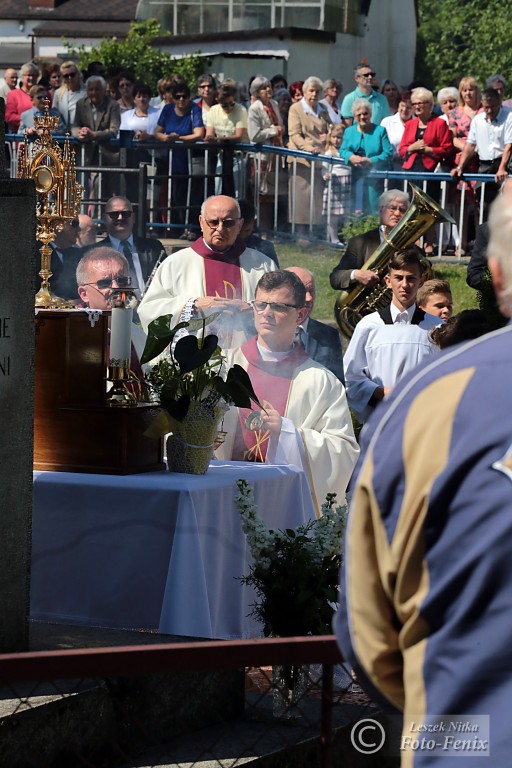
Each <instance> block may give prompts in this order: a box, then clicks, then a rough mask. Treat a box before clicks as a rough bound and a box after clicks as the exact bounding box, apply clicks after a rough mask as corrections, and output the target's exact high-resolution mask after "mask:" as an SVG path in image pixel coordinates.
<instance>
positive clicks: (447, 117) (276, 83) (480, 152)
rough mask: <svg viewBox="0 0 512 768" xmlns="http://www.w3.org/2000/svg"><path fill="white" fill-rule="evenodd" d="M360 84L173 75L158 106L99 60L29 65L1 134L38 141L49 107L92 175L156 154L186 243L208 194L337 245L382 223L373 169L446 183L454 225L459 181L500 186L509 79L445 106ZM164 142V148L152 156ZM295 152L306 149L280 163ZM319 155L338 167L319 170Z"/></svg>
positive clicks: (263, 220) (106, 192) (110, 185)
mask: <svg viewBox="0 0 512 768" xmlns="http://www.w3.org/2000/svg"><path fill="white" fill-rule="evenodd" d="M354 79H355V87H354V88H353V89H352V90H350V91H349V92H348V93H346V94H345V95H344V96H343V85H342V83H341V82H340V81H339V80H336V79H334V78H330V79H327V80H325V81H322V80H320V79H319V78H318V77H314V76H312V77H308V78H306V79H305V80H304V81H295V82H293V83H290V84H288V83H287V82H286V80H285V78H284V77H283V76H282V75H276V76H274V77H272V78H270V79H268V78H267V77H266V76H263V75H255V76H254V77H253V78H251V79H250V81H249V83H248V84H247V85H246V84H245V83H240V82H237V81H235V80H233V79H225V80H224V81H223V82H221V83H217V82H216V81H215V79H214V77H213V76H212V75H210V74H203V75H200V77H199V78H198V79H197V81H196V82H195V83H193V84H192V83H187V82H185V80H184V79H183V77H182V76H181V75H179V74H175V75H173V76H171V77H163V78H162V79H161V80H160V81H159V83H158V88H157V94H156V95H155V94H154V93H153V92H152V90H151V88H149V87H148V85H147V84H146V83H144V82H143V81H140V80H136V79H135V77H134V76H133V74H132V73H131V72H130V71H128V70H123V69H120V70H119V71H117V72H114V73H111V72H109V73H106V72H105V70H104V68H103V66H102V65H101V63H99V62H97V63H95V64H92V65H90V67H89V69H88V70H87V71H86V72H81V71H80V69H79V68H78V67H77V65H76V63H74V62H73V61H65V62H62V63H52V64H51V65H46V66H44V67H42V68H39V67H38V66H37V65H36V64H35V63H34V62H28V63H27V64H25V65H23V67H21V70H20V72H19V73H18V72H17V71H16V70H14V69H7V70H6V71H5V76H4V80H3V82H1V83H0V95H1V96H3V97H4V99H5V101H6V128H7V131H8V132H11V133H25V131H26V132H27V134H28V136H29V137H31V138H33V137H35V135H36V129H35V128H34V117H35V116H37V115H40V114H42V109H43V104H44V103H46V102H45V101H44V100H45V99H48V100H49V106H50V109H51V113H52V114H54V115H55V116H57V117H59V128H58V132H59V133H61V134H62V133H64V132H65V131H69V132H71V133H72V135H73V136H74V137H75V138H76V139H77V141H78V143H79V144H81V145H83V148H84V153H83V156H82V158H83V162H84V163H85V165H86V166H87V165H90V166H97V165H98V163H99V162H100V161H101V163H102V164H103V165H106V166H110V167H112V166H116V165H118V164H119V158H120V153H119V146H121V147H123V148H124V147H126V148H127V149H126V157H125V158H124V159H123V162H125V163H126V164H128V165H132V166H134V167H135V166H138V164H139V163H140V161H142V160H149V154H148V152H147V149H145V147H146V148H147V147H148V146H149V145H150V144H151V148H152V151H153V157H154V158H155V162H156V167H157V177H158V179H159V182H160V183H159V184H158V185H157V196H156V200H155V199H154V200H153V201H152V205H153V207H154V209H161V210H164V209H166V208H169V207H170V210H171V212H172V215H171V221H172V224H173V228H174V230H173V231H174V234H175V235H176V236H181V237H182V238H183V239H193V238H194V237H195V235H196V234H197V225H196V223H195V222H196V219H197V214H198V211H199V207H200V205H201V202H202V200H204V198H205V196H207V195H210V194H213V193H216V194H220V193H223V194H227V195H230V196H234V197H236V198H237V199H242V198H245V197H251V198H252V199H255V198H256V197H257V198H258V216H259V222H260V224H261V225H263V226H265V227H266V226H269V227H270V226H271V223H272V221H273V216H274V208H275V205H276V197H277V210H278V222H279V227H280V228H283V229H285V228H286V227H287V226H289V224H290V222H293V226H294V229H295V231H296V232H298V233H306V232H310V231H311V228H312V231H313V232H318V233H319V232H320V231H322V232H326V231H327V233H328V238H329V240H330V241H331V242H332V243H333V245H336V246H340V232H341V228H342V227H343V224H344V223H345V222H346V221H347V220H348V218H349V217H350V216H351V215H352V214H353V213H354V212H355V211H361V212H363V213H366V214H377V212H378V211H377V203H378V198H379V195H380V194H381V192H382V191H383V181H382V179H379V178H376V177H374V176H372V175H369V171H372V170H383V171H386V170H388V171H389V170H404V171H413V172H417V173H420V174H425V173H427V174H431V173H432V172H437V171H444V172H448V173H451V175H452V176H453V183H452V184H450V185H449V186H448V197H447V202H446V206H447V207H448V208H449V209H450V210H451V212H452V213H454V214H457V215H456V218H457V220H458V213H459V210H460V204H461V203H460V200H461V186H462V185H461V183H460V181H459V179H460V177H461V176H462V175H463V174H464V173H468V172H477V171H478V172H480V173H490V174H492V175H493V176H494V179H495V181H496V182H497V183H500V182H501V181H503V180H504V179H505V178H506V177H507V174H508V166H509V162H510V151H511V148H512V116H510V105H511V103H512V100H508V101H507V100H506V99H505V91H506V81H505V79H504V78H503V77H502V76H501V75H499V74H495V75H490V76H489V78H488V80H487V81H486V83H485V87H484V88H483V90H482V88H481V86H480V84H479V83H477V81H476V80H475V79H474V78H472V77H470V76H463V77H461V78H460V81H459V82H458V83H456V84H449V85H448V84H447V87H444V88H441V89H440V90H439V91H438V93H437V103H436V99H435V97H434V94H433V93H432V92H431V91H430V90H428V89H426V88H425V87H423V85H422V84H420V83H415V82H413V83H410V84H408V85H406V86H399V85H397V84H396V83H394V82H393V81H391V80H389V79H386V80H383V81H382V83H381V85H380V87H379V86H378V80H377V74H376V72H375V71H374V70H373V68H372V67H371V65H369V64H367V63H366V62H363V63H360V64H358V65H357V66H356V67H355V69H354ZM127 136H128V137H129V139H127V138H126V137H127ZM118 138H119V143H112V139H118ZM133 139H134V140H135V141H134V142H133V141H132V140H133ZM160 142H162V144H164V145H166V146H165V147H162V148H158V145H159V143H160ZM176 142H180V144H179V145H176ZM240 142H249V143H253V144H256V145H267V146H271V147H276V148H282V149H283V150H284V152H281V153H276V152H275V151H270V152H259V153H257V154H256V153H254V154H253V156H252V157H251V153H239V152H237V151H236V146H237V144H239V143H240ZM184 145H185V146H184ZM100 148H101V153H100V151H99V149H100ZM287 149H288V150H292V151H293V150H298V151H299V152H298V153H297V152H295V153H294V154H290V155H286V150H287ZM169 151H170V153H171V159H170V160H169ZM316 155H322V156H326V157H329V156H330V157H336V158H337V159H339V158H341V160H342V161H343V163H336V164H333V163H329V162H328V161H325V162H324V163H322V162H319V161H317V160H316V159H315V156H316ZM104 176H105V178H104V180H103V186H102V197H103V199H107V198H108V197H109V196H110V195H112V194H116V193H119V192H120V191H124V192H125V193H128V194H129V196H130V197H134V190H133V183H138V182H134V177H131V178H130V177H128V181H126V180H125V181H124V182H120V178H121V177H120V176H119V175H116V176H112V177H110V175H109V174H107V173H106V174H104ZM121 183H124V184H125V186H122V187H120V184H121ZM130 184H132V187H130ZM390 184H391V186H392V185H393V182H390ZM395 184H396V182H395ZM126 185H128V186H126ZM475 186H476V185H475V183H474V182H472V183H470V184H468V185H467V186H466V187H465V202H466V204H465V206H464V208H465V215H464V217H463V226H462V229H461V232H460V233H459V232H458V231H457V230H454V233H451V232H450V233H449V235H450V236H452V235H453V240H454V243H452V244H454V245H455V246H456V248H457V251H458V253H459V254H460V255H464V254H465V253H466V252H468V249H469V243H470V242H471V241H472V240H473V239H474V235H475V231H474V230H475V222H477V221H478V217H479V210H478V204H479V197H478V195H477V193H476V189H475ZM427 191H428V192H429V194H431V196H433V197H435V198H436V197H437V198H439V182H436V181H435V179H433V180H430V181H429V185H428V189H427ZM496 191H497V189H496V184H492V183H488V184H487V185H486V192H485V205H486V206H487V205H488V204H489V203H490V202H491V201H492V199H494V197H495V195H496ZM87 193H88V195H89V197H90V199H93V200H94V199H96V198H97V196H98V194H99V193H98V181H97V175H96V174H94V173H93V174H91V176H90V178H89V180H88V190H87ZM168 201H169V203H170V205H169V204H168ZM486 214H487V211H485V213H484V218H486ZM435 237H436V233H435V230H434V229H432V230H431V231H429V232H428V233H427V235H426V251H427V253H428V252H431V251H433V249H434V245H435V242H434V241H435Z"/></svg>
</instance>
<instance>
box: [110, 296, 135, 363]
mask: <svg viewBox="0 0 512 768" xmlns="http://www.w3.org/2000/svg"><path fill="white" fill-rule="evenodd" d="M132 319H133V309H125V308H124V307H113V308H112V319H111V322H110V359H111V360H128V361H129V360H130V358H131V346H132Z"/></svg>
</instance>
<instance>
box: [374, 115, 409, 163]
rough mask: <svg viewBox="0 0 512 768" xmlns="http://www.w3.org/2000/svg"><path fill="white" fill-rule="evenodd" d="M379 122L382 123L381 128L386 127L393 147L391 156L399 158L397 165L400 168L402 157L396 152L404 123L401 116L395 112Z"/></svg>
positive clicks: (402, 133)
mask: <svg viewBox="0 0 512 768" xmlns="http://www.w3.org/2000/svg"><path fill="white" fill-rule="evenodd" d="M380 124H381V125H382V127H383V128H385V129H386V133H387V135H388V139H389V142H390V144H391V146H392V147H393V158H396V157H398V158H399V166H400V169H401V168H402V158H401V157H400V155H399V154H398V147H399V146H400V142H401V141H402V136H403V135H404V131H405V123H403V122H402V118H401V117H400V115H399V114H398V112H396V113H395V114H394V115H390V116H389V117H385V118H384V119H383V120H381V123H380Z"/></svg>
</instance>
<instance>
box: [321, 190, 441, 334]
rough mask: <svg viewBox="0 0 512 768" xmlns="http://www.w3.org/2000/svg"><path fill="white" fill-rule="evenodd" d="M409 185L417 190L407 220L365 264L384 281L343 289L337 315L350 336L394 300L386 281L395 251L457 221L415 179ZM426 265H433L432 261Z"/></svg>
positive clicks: (401, 221)
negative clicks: (436, 227)
mask: <svg viewBox="0 0 512 768" xmlns="http://www.w3.org/2000/svg"><path fill="white" fill-rule="evenodd" d="M409 185H410V187H411V188H412V190H413V198H412V201H411V204H410V206H409V208H408V209H407V211H406V213H405V215H404V217H403V219H401V220H400V221H399V222H398V224H397V225H396V227H393V229H392V230H391V232H390V233H389V235H387V236H386V235H384V241H383V242H382V243H381V244H380V245H379V247H378V248H377V250H376V251H375V253H374V254H373V255H372V256H370V258H369V259H368V260H367V261H366V262H365V264H364V265H363V266H362V267H361V269H369V270H372V271H373V272H377V273H378V275H379V277H380V279H381V282H380V283H379V284H378V285H376V286H374V287H369V286H366V285H358V286H356V288H353V289H352V290H351V291H342V292H341V293H340V295H339V296H338V298H337V300H336V304H335V306H334V317H335V318H336V322H337V323H338V325H339V327H340V329H341V331H342V333H344V334H345V336H347V337H348V338H351V336H352V334H353V333H354V329H355V327H356V325H357V323H358V322H359V321H360V320H361V318H362V317H364V316H365V315H369V314H370V312H375V311H377V310H379V309H382V308H383V307H385V306H386V305H388V304H389V302H390V301H391V291H390V290H389V288H387V287H386V286H385V284H384V283H383V282H382V281H383V279H384V276H385V275H386V274H387V271H388V262H389V259H390V258H391V256H392V255H393V253H395V252H396V251H403V250H404V249H405V248H407V247H408V246H409V245H412V244H413V243H414V242H415V241H416V240H418V238H420V237H421V236H422V235H423V234H424V233H425V232H426V231H427V229H429V228H430V227H431V226H432V224H435V223H436V222H438V221H444V222H446V223H448V224H455V220H454V219H453V218H452V217H451V216H450V215H449V214H448V213H446V211H443V209H442V208H441V207H440V206H439V205H438V204H437V203H436V202H435V201H434V200H432V198H431V197H429V195H427V193H426V192H423V191H422V190H421V189H419V188H418V187H417V186H416V185H415V184H412V183H411V182H409ZM425 261H427V260H426V259H425ZM425 266H426V267H427V266H428V268H430V262H427V264H426V265H425Z"/></svg>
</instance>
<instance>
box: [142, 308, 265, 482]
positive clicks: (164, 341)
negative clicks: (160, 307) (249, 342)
mask: <svg viewBox="0 0 512 768" xmlns="http://www.w3.org/2000/svg"><path fill="white" fill-rule="evenodd" d="M217 315H218V313H215V314H213V315H210V316H209V317H208V318H201V319H198V320H190V321H188V322H183V323H178V324H177V325H175V326H174V327H172V315H163V316H162V317H159V318H157V319H156V320H153V321H152V322H151V323H150V324H149V327H148V337H147V340H146V345H145V347H144V352H143V354H142V357H141V363H142V364H143V365H144V364H146V363H150V362H151V361H153V360H154V361H155V362H154V364H153V365H152V366H151V368H150V369H149V371H148V373H146V376H145V379H146V384H147V386H148V388H149V391H150V396H151V399H152V400H153V401H155V402H158V403H159V404H160V405H161V407H162V411H161V413H160V415H159V416H158V417H157V420H156V421H155V422H154V423H153V425H152V426H151V428H150V431H149V433H150V434H151V436H153V437H155V436H163V435H165V434H168V433H170V434H169V436H168V438H167V460H168V464H169V469H170V470H172V471H174V472H191V473H193V474H204V473H205V472H206V470H207V469H208V464H209V462H210V459H211V457H212V454H213V447H214V442H215V438H216V435H217V432H218V429H219V422H220V421H221V419H222V416H223V414H224V413H225V411H226V410H227V408H228V407H229V406H230V405H236V406H238V407H241V408H250V407H251V401H253V402H255V403H256V404H257V405H258V406H259V407H260V408H261V405H260V403H259V401H258V399H257V397H256V394H255V393H254V390H253V388H252V384H251V380H250V378H249V376H248V374H247V372H246V371H245V370H244V369H243V368H242V367H241V366H240V365H234V366H233V367H232V368H230V369H229V370H227V371H226V365H225V358H224V356H223V354H222V350H221V348H220V347H219V345H218V338H217V336H215V334H209V335H206V334H205V329H206V326H207V325H208V323H209V322H211V321H212V320H214V319H215V317H217ZM185 329H186V330H187V331H192V332H195V331H199V335H198V336H196V335H193V334H188V333H187V335H181V334H180V336H181V337H180V338H178V340H177V341H176V343H174V341H175V337H176V335H177V334H178V332H179V331H182V330H185Z"/></svg>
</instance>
